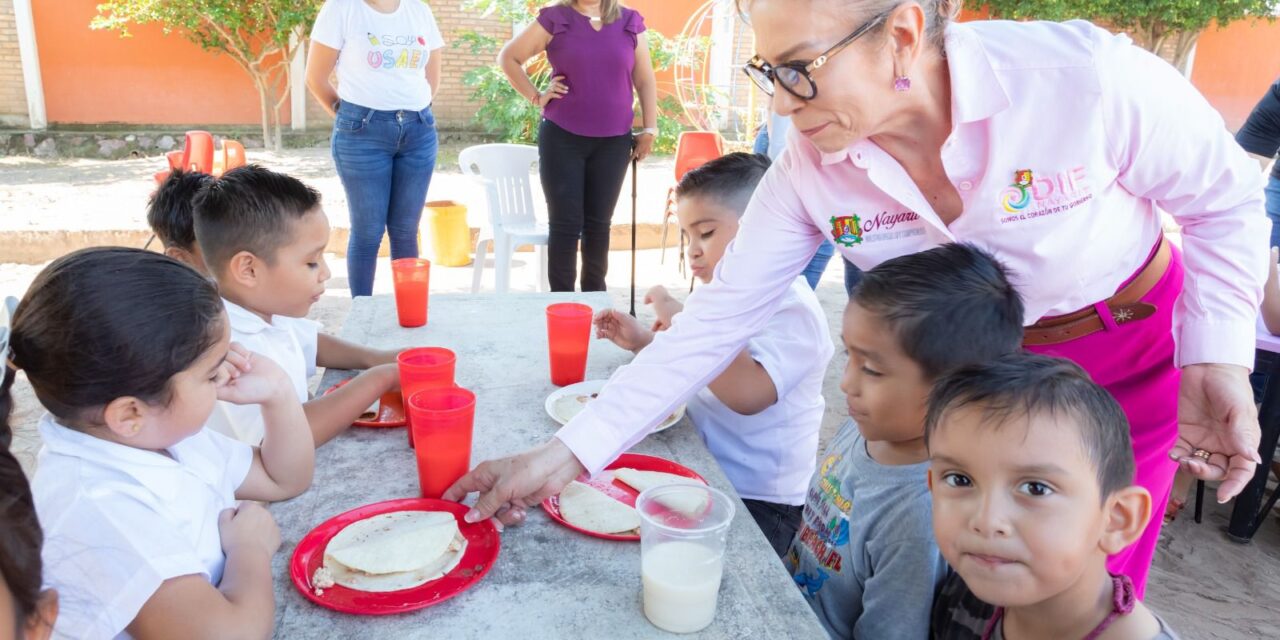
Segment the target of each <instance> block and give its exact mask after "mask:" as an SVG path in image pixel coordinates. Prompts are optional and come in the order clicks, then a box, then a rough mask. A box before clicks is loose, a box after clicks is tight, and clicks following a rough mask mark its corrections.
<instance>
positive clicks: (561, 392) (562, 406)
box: [543, 380, 685, 433]
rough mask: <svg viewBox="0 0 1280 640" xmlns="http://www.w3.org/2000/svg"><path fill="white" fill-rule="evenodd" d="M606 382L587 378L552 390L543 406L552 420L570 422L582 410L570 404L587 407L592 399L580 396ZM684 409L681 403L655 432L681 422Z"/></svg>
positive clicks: (598, 390) (563, 422) (601, 387)
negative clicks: (574, 409)
mask: <svg viewBox="0 0 1280 640" xmlns="http://www.w3.org/2000/svg"><path fill="white" fill-rule="evenodd" d="M606 382H608V380H586V381H583V382H579V383H577V384H571V385H569V386H567V387H560V388H559V389H556V390H555V391H552V392H551V395H549V396H547V401H546V402H544V403H543V406H544V407H546V409H547V415H549V416H551V419H552V420H555V421H556V422H559V423H560V424H566V423H568V422H569V420H570V419H571V418H573V416H575V415H577V414H578V411H581V409H578V411H573V410H572V409H570V408H569V405H571V404H572V403H575V402H576V403H578V404H580V405H581V406H584V407H585V406H586V405H587V402H590V400H587V401H586V402H583V401H582V400H580V399H579V398H580V397H583V396H590V395H591V394H594V393H599V392H600V390H601V389H603V388H604V385H605V383H606ZM684 409H685V405H680V406H679V408H677V409H676V411H675V413H673V414H671V416H670V417H668V418H667V419H666V420H663V421H662V424H659V425H658V428H657V429H654V430H653V432H654V433H657V432H659V431H662V430H664V429H669V428H671V427H673V426H675V425H676V423H678V422H680V420H682V419H683V418H684Z"/></svg>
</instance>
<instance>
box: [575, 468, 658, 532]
mask: <svg viewBox="0 0 1280 640" xmlns="http://www.w3.org/2000/svg"><path fill="white" fill-rule="evenodd" d="M560 515H561V516H562V517H563V518H564V519H565V522H568V523H569V524H571V525H573V526H575V527H578V528H581V529H586V530H588V531H595V532H596V533H632V532H634V530H636V529H639V528H640V514H639V513H636V510H635V509H634V508H633V507H630V506H628V505H626V504H623V503H621V502H618V501H617V500H614V499H613V498H611V497H609V496H608V495H606V494H604V493H603V492H601V491H600V490H599V489H596V488H595V487H592V486H591V485H587V484H583V483H581V482H578V481H576V480H575V481H573V482H570V483H569V486H567V487H565V488H564V491H561V492H560Z"/></svg>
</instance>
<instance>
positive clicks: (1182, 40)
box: [1173, 31, 1200, 74]
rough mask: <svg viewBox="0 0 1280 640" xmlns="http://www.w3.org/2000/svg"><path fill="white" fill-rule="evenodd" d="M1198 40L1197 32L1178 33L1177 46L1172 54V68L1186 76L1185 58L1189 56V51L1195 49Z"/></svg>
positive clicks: (1198, 33)
mask: <svg viewBox="0 0 1280 640" xmlns="http://www.w3.org/2000/svg"><path fill="white" fill-rule="evenodd" d="M1199 38H1200V32H1199V31H1181V32H1179V33H1178V38H1177V44H1176V45H1175V48H1174V52H1173V66H1175V67H1177V68H1178V71H1181V72H1182V73H1183V74H1187V71H1188V69H1187V58H1189V57H1190V56H1191V50H1192V49H1194V48H1195V46H1196V41H1197V40H1199Z"/></svg>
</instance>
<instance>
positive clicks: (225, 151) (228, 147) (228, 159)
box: [222, 140, 246, 173]
mask: <svg viewBox="0 0 1280 640" xmlns="http://www.w3.org/2000/svg"><path fill="white" fill-rule="evenodd" d="M245 164H246V161H245V158H244V145H243V144H240V143H239V142H236V141H235V140H223V141H222V173H226V172H228V171H230V170H232V169H235V168H237V167H243V166H244V165H245Z"/></svg>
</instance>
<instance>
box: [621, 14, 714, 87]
mask: <svg viewBox="0 0 1280 640" xmlns="http://www.w3.org/2000/svg"><path fill="white" fill-rule="evenodd" d="M625 4H626V5H627V6H628V7H631V8H632V9H635V10H636V11H639V12H640V15H642V16H644V24H645V26H646V27H648V28H650V29H653V30H655V31H657V32H658V33H661V34H662V35H664V36H666V37H667V38H675V37H676V36H679V35H680V32H681V31H682V30H683V29H684V25H685V22H688V20H689V16H691V15H693V12H694V11H697V10H698V8H699V7H701V6H702V4H703V0H628V1H627V2H626V3H625ZM657 79H658V97H659V99H661V98H662V96H663V95H666V94H668V93H671V92H672V91H674V90H675V75H674V74H673V72H672V70H671V69H667V70H666V71H660V72H658V75H657Z"/></svg>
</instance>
